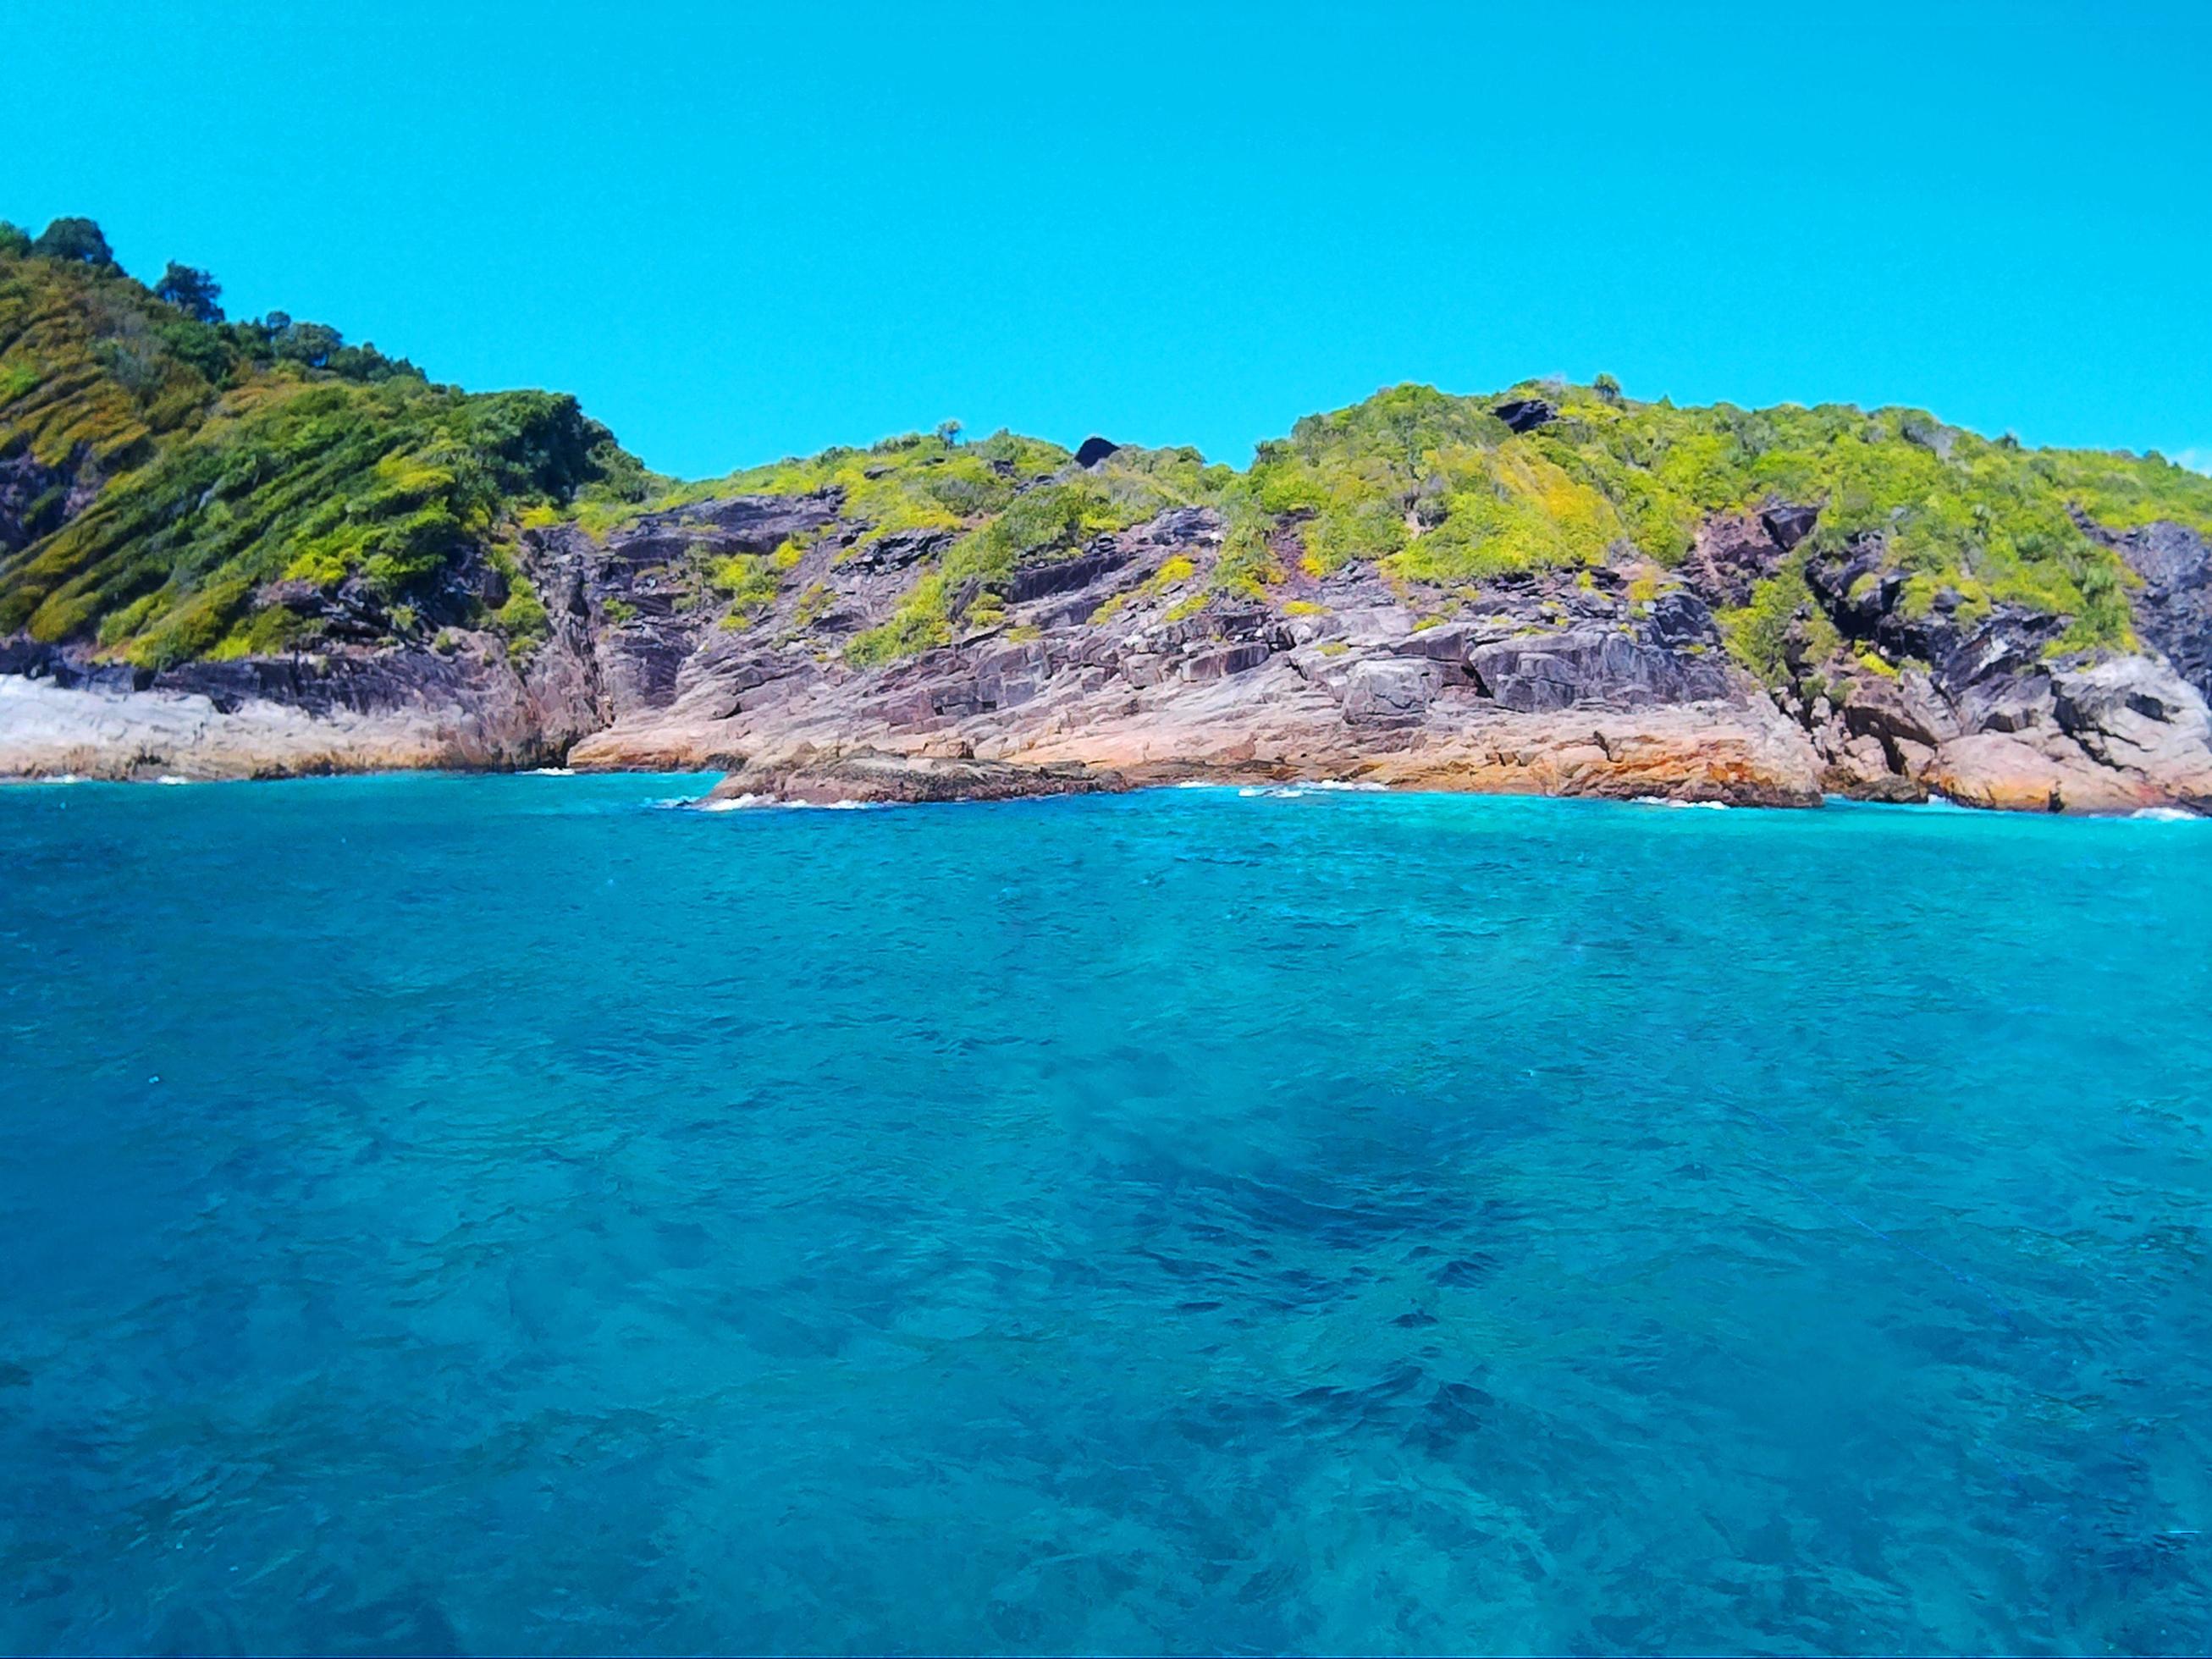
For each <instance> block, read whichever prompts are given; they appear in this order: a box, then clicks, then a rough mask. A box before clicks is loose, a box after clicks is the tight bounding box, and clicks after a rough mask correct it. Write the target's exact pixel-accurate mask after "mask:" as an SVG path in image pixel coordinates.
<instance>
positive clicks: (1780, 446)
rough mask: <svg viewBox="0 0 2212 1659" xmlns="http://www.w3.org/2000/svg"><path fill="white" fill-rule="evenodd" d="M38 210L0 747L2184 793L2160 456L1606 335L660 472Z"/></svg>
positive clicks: (985, 775)
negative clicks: (1673, 357)
mask: <svg viewBox="0 0 2212 1659" xmlns="http://www.w3.org/2000/svg"><path fill="white" fill-rule="evenodd" d="M33 263H34V262H32V261H28V260H23V259H15V260H13V261H10V260H8V259H5V258H0V391H6V390H8V389H9V387H13V388H14V390H13V392H11V393H10V396H11V397H12V399H13V401H12V403H11V402H8V401H4V400H0V774H5V775H56V774H64V773H69V774H76V775H96V776H110V777H132V776H145V775H184V776H207V777H216V776H242V775H283V774H290V773H299V772H313V771H328V770H348V769H367V768H377V767H394V766H402V767H405V766H458V767H525V766H544V765H567V766H571V767H577V768H590V767H602V768H611V767H651V768H671V769H673V768H713V769H724V770H726V771H727V772H729V774H730V777H729V779H728V781H726V784H725V785H724V786H723V787H724V789H725V791H726V793H732V794H744V793H754V794H758V795H763V796H779V797H801V798H816V799H819V798H828V797H851V796H859V797H864V798H875V799H944V798H948V797H952V796H960V795H1000V794H1008V793H1033V792H1037V791H1061V790H1073V789H1089V788H1098V787H1122V786H1126V785H1133V784H1138V783H1143V782H1148V781H1163V780H1170V779H1182V778H1218V779H1223V780H1268V779H1285V780H1286V779H1297V778H1309V779H1321V778H1328V779H1339V780H1346V781H1370V782H1374V783H1379V784H1383V785H1391V786H1404V787H1437V788H1455V789H1478V790H1524V791H1539V792H1543V793H1571V794H1595V795H1611V796H1622V797H1637V796H1660V797H1665V798H1669V799H1686V800H1717V801H1729V802H1742V803H1759V804H1773V805H1809V804H1813V803H1815V802H1817V801H1819V800H1820V799H1821V798H1822V796H1823V795H1824V794H1826V793H1843V794H1847V795H1852V796H1857V797H1863V798H1871V799H1885V800H1911V799H1923V798H1925V797H1926V796H1928V795H1929V794H1930V793H1941V794H1942V795H1944V796H1947V797H1948V798H1951V799H1956V800H1960V801H1963V802H1967V803H1970V804H1974V805H1988V806H1999V807H2016V808H2024V809H2033V810H2038V811H2044V810H2050V811H2133V810H2138V809H2141V808H2143V807H2174V806H2179V807H2184V808H2187V809H2190V810H2195V811H2207V810H2212V722H2209V721H2208V716H2207V710H2206V701H2205V699H2206V696H2207V694H2208V692H2212V544H2208V532H2212V480H2205V479H2202V478H2199V477H2197V475H2194V474H2191V473H2186V472H2184V471H2181V470H2180V469H2179V468H2175V467H2172V466H2169V465H2166V464H2165V463H2164V462H2162V461H2160V460H2158V459H2156V458H2155V457H2148V458H2139V457H2134V456H2126V455H2116V454H2106V453H2098V452H2079V451H2075V452H2056V451H2052V452H2039V451H2028V450H2024V449H2022V448H2021V447H2020V446H2018V445H2016V444H2014V443H2012V442H2011V441H2009V440H1997V441H1988V440H1984V439H1981V438H1978V437H1976V436H1974V435H1971V434H1966V433H1962V432H1959V431H1957V430H1955V429H1954V428H1948V427H1944V426H1942V424H1941V423H1939V422H1935V421H1934V420H1933V419H1932V418H1931V417H1929V416H1926V415H1924V414H1923V413H1920V412H1918V411H1913V410H1877V411H1874V412H1872V413H1868V412H1864V411H1861V410H1856V409H1846V408H1841V407H1837V406H1827V407H1824V408H1821V409H1816V410H1798V409H1784V410H1735V409H1731V408H1729V407H1727V406H1721V407H1719V408H1717V409H1712V410H1676V409H1674V408H1673V407H1672V406H1671V405H1669V404H1664V403H1660V404H1640V403H1637V402H1634V401H1632V400H1630V399H1628V398H1625V397H1624V396H1622V395H1621V394H1620V392H1619V390H1618V388H1615V387H1613V386H1611V385H1610V384H1609V383H1606V382H1602V381H1601V383H1600V384H1598V385H1597V386H1590V387H1577V386H1561V385H1557V384H1546V385H1530V386H1522V387H1516V388H1514V389H1513V390H1512V391H1511V392H1508V393H1505V394H1499V395H1498V396H1494V397H1491V398H1451V397H1447V396H1445V395H1443V394H1442V393H1438V392H1433V391H1431V390H1429V389H1428V388H1425V387H1400V388H1395V389H1393V390H1391V391H1389V392H1383V393H1381V394H1378V395H1377V397H1376V398H1373V399H1370V401H1369V402H1368V403H1366V404H1360V405H1356V406H1354V407H1353V408H1352V409H1350V410H1341V411H1338V412H1337V413H1335V414H1334V415H1329V416H1316V417H1313V418H1311V419H1310V420H1307V421H1304V422H1299V423H1298V426H1297V428H1294V429H1293V432H1292V434H1291V437H1290V438H1288V439H1286V440H1284V441H1280V442H1277V443H1273V444H1267V445H1262V446H1261V448H1260V452H1259V454H1258V455H1257V457H1256V458H1255V462H1254V464H1253V465H1252V466H1251V467H1249V468H1248V469H1246V470H1244V471H1232V470H1231V469H1229V468H1227V467H1223V466H1218V465H1208V464H1206V462H1205V461H1204V460H1203V459H1202V458H1200V457H1199V456H1197V455H1196V454H1195V453H1194V452H1190V451H1187V450H1142V449H1135V448H1124V447H1116V446H1115V445H1113V444H1111V443H1109V442H1106V441H1103V440H1093V441H1091V442H1089V443H1087V444H1085V445H1084V446H1083V447H1081V448H1080V449H1079V450H1077V451H1075V452H1073V453H1070V452H1068V451H1066V450H1064V449H1060V448H1058V447H1055V446H1053V445H1049V444H1045V443H1042V442H1039V441H1034V440H1026V439H1019V438H1015V437H1012V436H1011V435H1004V434H1001V435H997V436H995V437H993V438H990V439H987V440H984V441H981V442H975V443H963V442H962V441H960V439H959V437H958V435H957V432H954V431H952V430H950V429H948V430H946V431H943V432H940V433H939V434H938V435H933V436H921V437H909V438H903V439H896V440H891V441H887V442H885V443H884V444H880V445H878V446H875V447H872V448H870V449H863V450H838V451H832V452H829V453H827V454H825V455H823V456H817V457H813V458H807V459H793V460H791V461H787V462H784V463H781V464H779V465H775V466H770V467H764V468H760V469H756V470H754V471H750V472H745V473H740V474H736V475H732V477H730V478H729V479H726V480H723V481H720V482H718V483H711V484H704V485H691V486H683V485H678V484H676V483H673V482H672V481H671V480H666V479H661V478H657V477H653V475H650V474H648V473H647V472H645V471H644V470H643V469H642V468H641V467H639V466H638V465H637V464H636V463H635V461H633V460H631V459H629V457H627V456H625V455H623V454H622V453H621V452H620V451H619V450H617V449H616V448H615V447H613V445H612V441H611V439H610V438H608V436H607V435H606V434H605V431H604V429H602V428H596V427H592V425H591V424H590V423H589V422H584V421H583V420H582V417H581V416H580V415H579V414H578V413H577V412H576V411H575V410H574V405H573V404H570V403H568V402H567V401H566V400H562V399H551V398H544V397H543V395H542V394H504V395H503V398H495V399H474V398H467V397H465V396H464V395H463V394H460V393H458V392H453V391H452V390H451V389H450V388H441V387H433V386H428V384H427V383H425V382H422V381H421V380H419V379H410V378H408V377H407V376H406V375H402V374H397V373H396V371H395V372H394V373H392V374H384V375H383V378H382V379H381V380H377V381H375V382H374V383H362V382H343V383H341V381H340V380H334V379H333V376H332V374H331V371H329V370H328V369H326V368H317V367H316V366H314V365H313V364H302V363H298V362H285V361H283V360H281V358H270V361H268V362H263V361H262V360H261V359H260V358H258V357H256V356H254V355H253V353H254V351H255V350H256V349H259V348H258V347H257V346H256V341H263V343H264V344H265V343H266V342H265V340H264V337H263V336H260V335H248V336H240V337H239V338H240V339H241V340H242V341H243V343H242V344H235V345H234V347H233V348H226V349H231V350H232V356H229V357H228V358H217V357H210V356H208V355H207V351H206V350H202V351H201V355H200V356H198V357H195V358H192V359H191V362H193V363H196V364H197V365H198V367H197V368H191V371H190V372H191V374H197V375H199V376H200V378H199V379H197V380H191V379H189V378H188V376H187V374H186V369H185V368H178V367H176V366H175V365H174V364H171V363H168V362H167V359H165V358H163V356H162V355H161V354H162V353H163V352H164V351H165V350H169V349H171V348H170V346H168V345H166V344H164V343H163V342H164V341H165V340H167V334H165V333H164V332H163V331H164V330H167V331H169V332H171V333H173V332H174V331H175V330H174V327H173V322H172V321H171V320H165V319H163V318H162V316H161V313H160V311H159V308H158V307H155V306H154V305H152V304H151V303H150V302H147V301H143V300H142V298H141V297H140V296H141V295H143V290H137V289H136V285H135V284H130V283H129V281H128V279H127V278H124V277H121V276H120V275H119V274H118V273H107V274H100V273H94V274H93V275H91V276H88V275H86V274H84V273H82V272H74V271H72V272H66V273H63V274H61V275H60V276H54V275H52V274H51V273H43V272H38V271H33V270H30V266H31V265H32V264H33ZM27 272H28V275H27V274H26V273H27ZM9 283H13V284H14V288H13V289H12V291H13V292H14V293H15V305H14V309H13V311H12V312H11V311H10V310H9V305H8V300H9V294H10V292H11V289H10V288H9ZM25 295H29V296H30V297H29V299H26V298H25V297H24V296H25ZM72 307H74V308H72ZM118 318H120V319H122V320H121V321H119V322H118V320H117V319H118ZM134 319H135V320H134ZM257 326H258V325H257ZM103 329H106V330H107V332H106V333H103V332H102V330H103ZM118 337H119V338H122V339H123V340H124V341H125V343H126V344H127V345H129V347H130V348H131V350H133V351H136V352H137V354H138V357H137V359H133V358H131V356H129V355H128V353H125V352H122V351H120V350H119V349H111V348H112V342H113V341H115V340H116V339H117V338H118ZM269 338H276V339H278V340H279V341H280V344H279V346H278V347H272V348H270V349H272V350H279V349H281V337H278V336H269ZM104 342H105V343H106V344H104ZM72 345H73V347H74V349H78V355H77V358H76V359H72V360H71V361H72V362H76V365H77V366H76V368H72V369H71V370H70V373H69V374H61V375H58V374H57V373H56V370H55V364H56V363H57V362H58V361H59V360H60V359H61V358H63V357H64V356H65V355H66V354H65V352H64V348H69V347H72ZM184 345H185V346H187V347H191V348H193V349H200V348H202V347H205V346H206V342H205V341H202V340H198V339H197V337H188V338H185V340H184ZM178 349H183V348H182V347H179V348H178ZM208 349H209V350H211V349H212V348H208ZM264 355H266V354H265V353H264ZM180 361H181V360H180ZM134 362H135V363H136V367H135V368H134V367H133V364H134ZM375 362H376V363H378V364H384V362H385V360H382V359H380V358H378V359H375ZM149 363H150V364H152V365H153V367H152V368H149V367H148V366H147V365H148V364H149ZM118 365H120V367H119V368H118ZM385 368H386V369H388V368H390V366H389V365H388V364H385ZM126 371H127V372H126ZM203 371H204V372H203ZM380 373H382V371H380ZM410 373H411V371H410ZM72 377H73V378H72ZM149 387H150V388H151V389H152V390H151V391H150V392H149V391H148V390H147V388H149ZM180 388H181V389H180ZM147 398H153V399H155V403H154V404H149V403H148V402H147ZM195 399H197V402H195V401H194V400H195ZM532 399H535V400H536V401H532ZM93 416H99V419H97V420H94V418H92V417H93ZM156 416H158V417H159V418H156Z"/></svg>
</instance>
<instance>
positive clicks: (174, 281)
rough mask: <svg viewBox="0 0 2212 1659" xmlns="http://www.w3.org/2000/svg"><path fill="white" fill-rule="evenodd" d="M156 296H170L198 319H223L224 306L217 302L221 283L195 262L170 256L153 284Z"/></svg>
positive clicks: (209, 320)
mask: <svg viewBox="0 0 2212 1659" xmlns="http://www.w3.org/2000/svg"><path fill="white" fill-rule="evenodd" d="M154 297H155V299H157V300H167V301H168V302H169V303H170V304H171V305H173V306H174V307H176V308H177V309H178V310H179V311H181V312H183V313H185V316H187V317H189V318H191V319H192V320H193V321H194V322H196V323H219V322H221V321H222V307H221V306H220V305H218V304H216V301H218V300H220V299H222V283H218V282H217V281H216V279H215V278H214V277H212V276H210V275H208V273H207V272H206V271H204V270H200V269H199V268H198V267H197V266H196V265H180V264H178V263H177V262H176V261H175V260H174V259H172V260H170V261H169V268H168V269H167V270H165V271H163V272H162V273H161V281H160V282H158V283H155V284H154Z"/></svg>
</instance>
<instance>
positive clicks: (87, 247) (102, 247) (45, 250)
mask: <svg viewBox="0 0 2212 1659" xmlns="http://www.w3.org/2000/svg"><path fill="white" fill-rule="evenodd" d="M31 252H33V253H35V254H38V255H39V256H40V258H47V259H61V260H64V261H67V262H69V263H71V264H88V265H93V266H95V267H97V268H98V269H100V270H113V269H114V268H115V256H114V255H113V254H112V253H111V252H108V249H107V238H106V237H105V236H103V235H101V234H100V227H99V226H98V225H97V224H95V223H94V222H92V221H91V220H89V219H57V220H55V221H54V222H52V224H50V225H48V226H47V227H46V229H45V230H43V231H41V232H40V234H39V240H37V241H35V242H33V243H32V244H31Z"/></svg>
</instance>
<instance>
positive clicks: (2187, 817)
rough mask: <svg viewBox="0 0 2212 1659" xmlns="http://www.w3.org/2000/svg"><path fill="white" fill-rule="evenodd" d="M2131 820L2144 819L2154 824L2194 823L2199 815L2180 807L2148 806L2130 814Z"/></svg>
mask: <svg viewBox="0 0 2212 1659" xmlns="http://www.w3.org/2000/svg"><path fill="white" fill-rule="evenodd" d="M2128 816H2129V817H2131V818H2143V819H2147V820H2148V821H2149V822H2150V823H2195V822H2196V821H2197V814H2196V813H2194V812H2191V811H2185V809H2183V808H2181V807H2179V806H2146V807H2144V808H2143V809H2142V811H2138V812H2130V813H2129V814H2128Z"/></svg>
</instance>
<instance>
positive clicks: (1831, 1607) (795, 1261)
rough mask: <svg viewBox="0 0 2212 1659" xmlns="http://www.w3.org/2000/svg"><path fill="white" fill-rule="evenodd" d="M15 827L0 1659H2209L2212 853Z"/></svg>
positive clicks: (621, 810) (1461, 833) (654, 821)
mask: <svg viewBox="0 0 2212 1659" xmlns="http://www.w3.org/2000/svg"><path fill="white" fill-rule="evenodd" d="M697 787H698V786H697V785H696V783H685V782H681V781H675V780H667V779H640V778H613V779H589V778H574V779H566V778H542V777H523V778H483V779H458V778H395V779H372V780H357V781H314V782H301V783H292V784H265V785H243V786H208V787H192V788H181V789H155V788H144V787H139V788H116V787H95V786H78V787H42V788H23V789H15V790H7V791H0V900H4V902H0V1244H3V1245H4V1271H0V1648H7V1649H27V1650H81V1649H109V1650H149V1649H160V1650H227V1649H250V1650H271V1649H275V1650H299V1649H317V1650H335V1651H371V1650H423V1649H437V1650H455V1649H457V1650H477V1651H486V1650H512V1649H517V1648H526V1649H544V1650H554V1651H577V1652H583V1651H591V1650H623V1651H627V1650H635V1651H646V1652H661V1651H677V1650H695V1649H702V1648H730V1647H738V1648H760V1649H808V1650H851V1651H864V1650H884V1649H893V1650H945V1649H955V1650H962V1649H993V1650H1009V1649H1011V1650H1041V1649H1052V1650H1066V1649H1074V1650H1153V1649H1169V1650H1277V1649H1308V1650H1346V1649H1349V1650H1435V1649H1455V1648H1480V1649H1508V1650H1562V1649H1577V1650H1624V1649H1661V1650H1707V1649H1736V1648H1753V1649H1758V1650H1764V1651H1772V1652H1826V1651H1835V1650H1892V1649H1916V1650H1924V1649H1934V1650H1990V1649H1996V1650H2019V1651H2033V1652H2043V1651H2059V1650H2063V1651H2087V1652H2101V1651H2105V1650H2110V1649H2120V1650H2159V1649H2166V1650H2174V1649H2180V1650H2186V1649H2191V1648H2197V1649H2202V1648H2203V1647H2205V1646H2207V1645H2212V1249H2208V1241H2209V1240H2212V1234H2209V1233H2208V1225H2212V1210H2208V1204H2212V1012H2208V992H2212V966H2208V961H2207V951H2208V946H2212V823H2145V822H2118V823H2079V822H2053V821H2050V820H2045V819H2039V818H2031V817H1991V816H1982V815H1975V814H1969V813H1964V812H1945V811H1906V810H1896V809H1890V810H1883V809H1856V810H1854V809H1832V810H1829V811H1823V812H1817V813H1761V812H1748V811H1735V812H1717V811H1665V810H1661V809H1657V808H1654V807H1644V806H1627V805H1594V804H1576V803H1559V802H1547V801H1534V800H1485V799H1452V798H1443V797H1420V796H1406V797H1381V796H1365V795H1346V794H1324V793H1310V794H1306V795H1303V796H1299V797H1296V798H1291V799H1282V798H1264V797H1262V798H1252V797H1246V796H1241V795H1239V794H1237V793H1235V792H1225V791H1206V792H1198V791H1168V792H1162V793H1149V794H1143V795H1138V796H1133V797H1127V798H1124V799H1110V800H1095V801H1050V802H1030V803H1018V804H1011V805H992V806H966V807H950V808H945V807H939V808H919V809H908V810H897V811H860V812H836V811H752V812H733V813H726V814H721V815H716V816H709V815H706V814H702V813H697V812H688V811H670V810H665V809H664V808H661V807H659V806H656V805H653V803H654V802H655V801H656V800H659V799H665V798H666V797H669V796H671V795H675V794H680V793H692V792H696V788H697Z"/></svg>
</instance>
